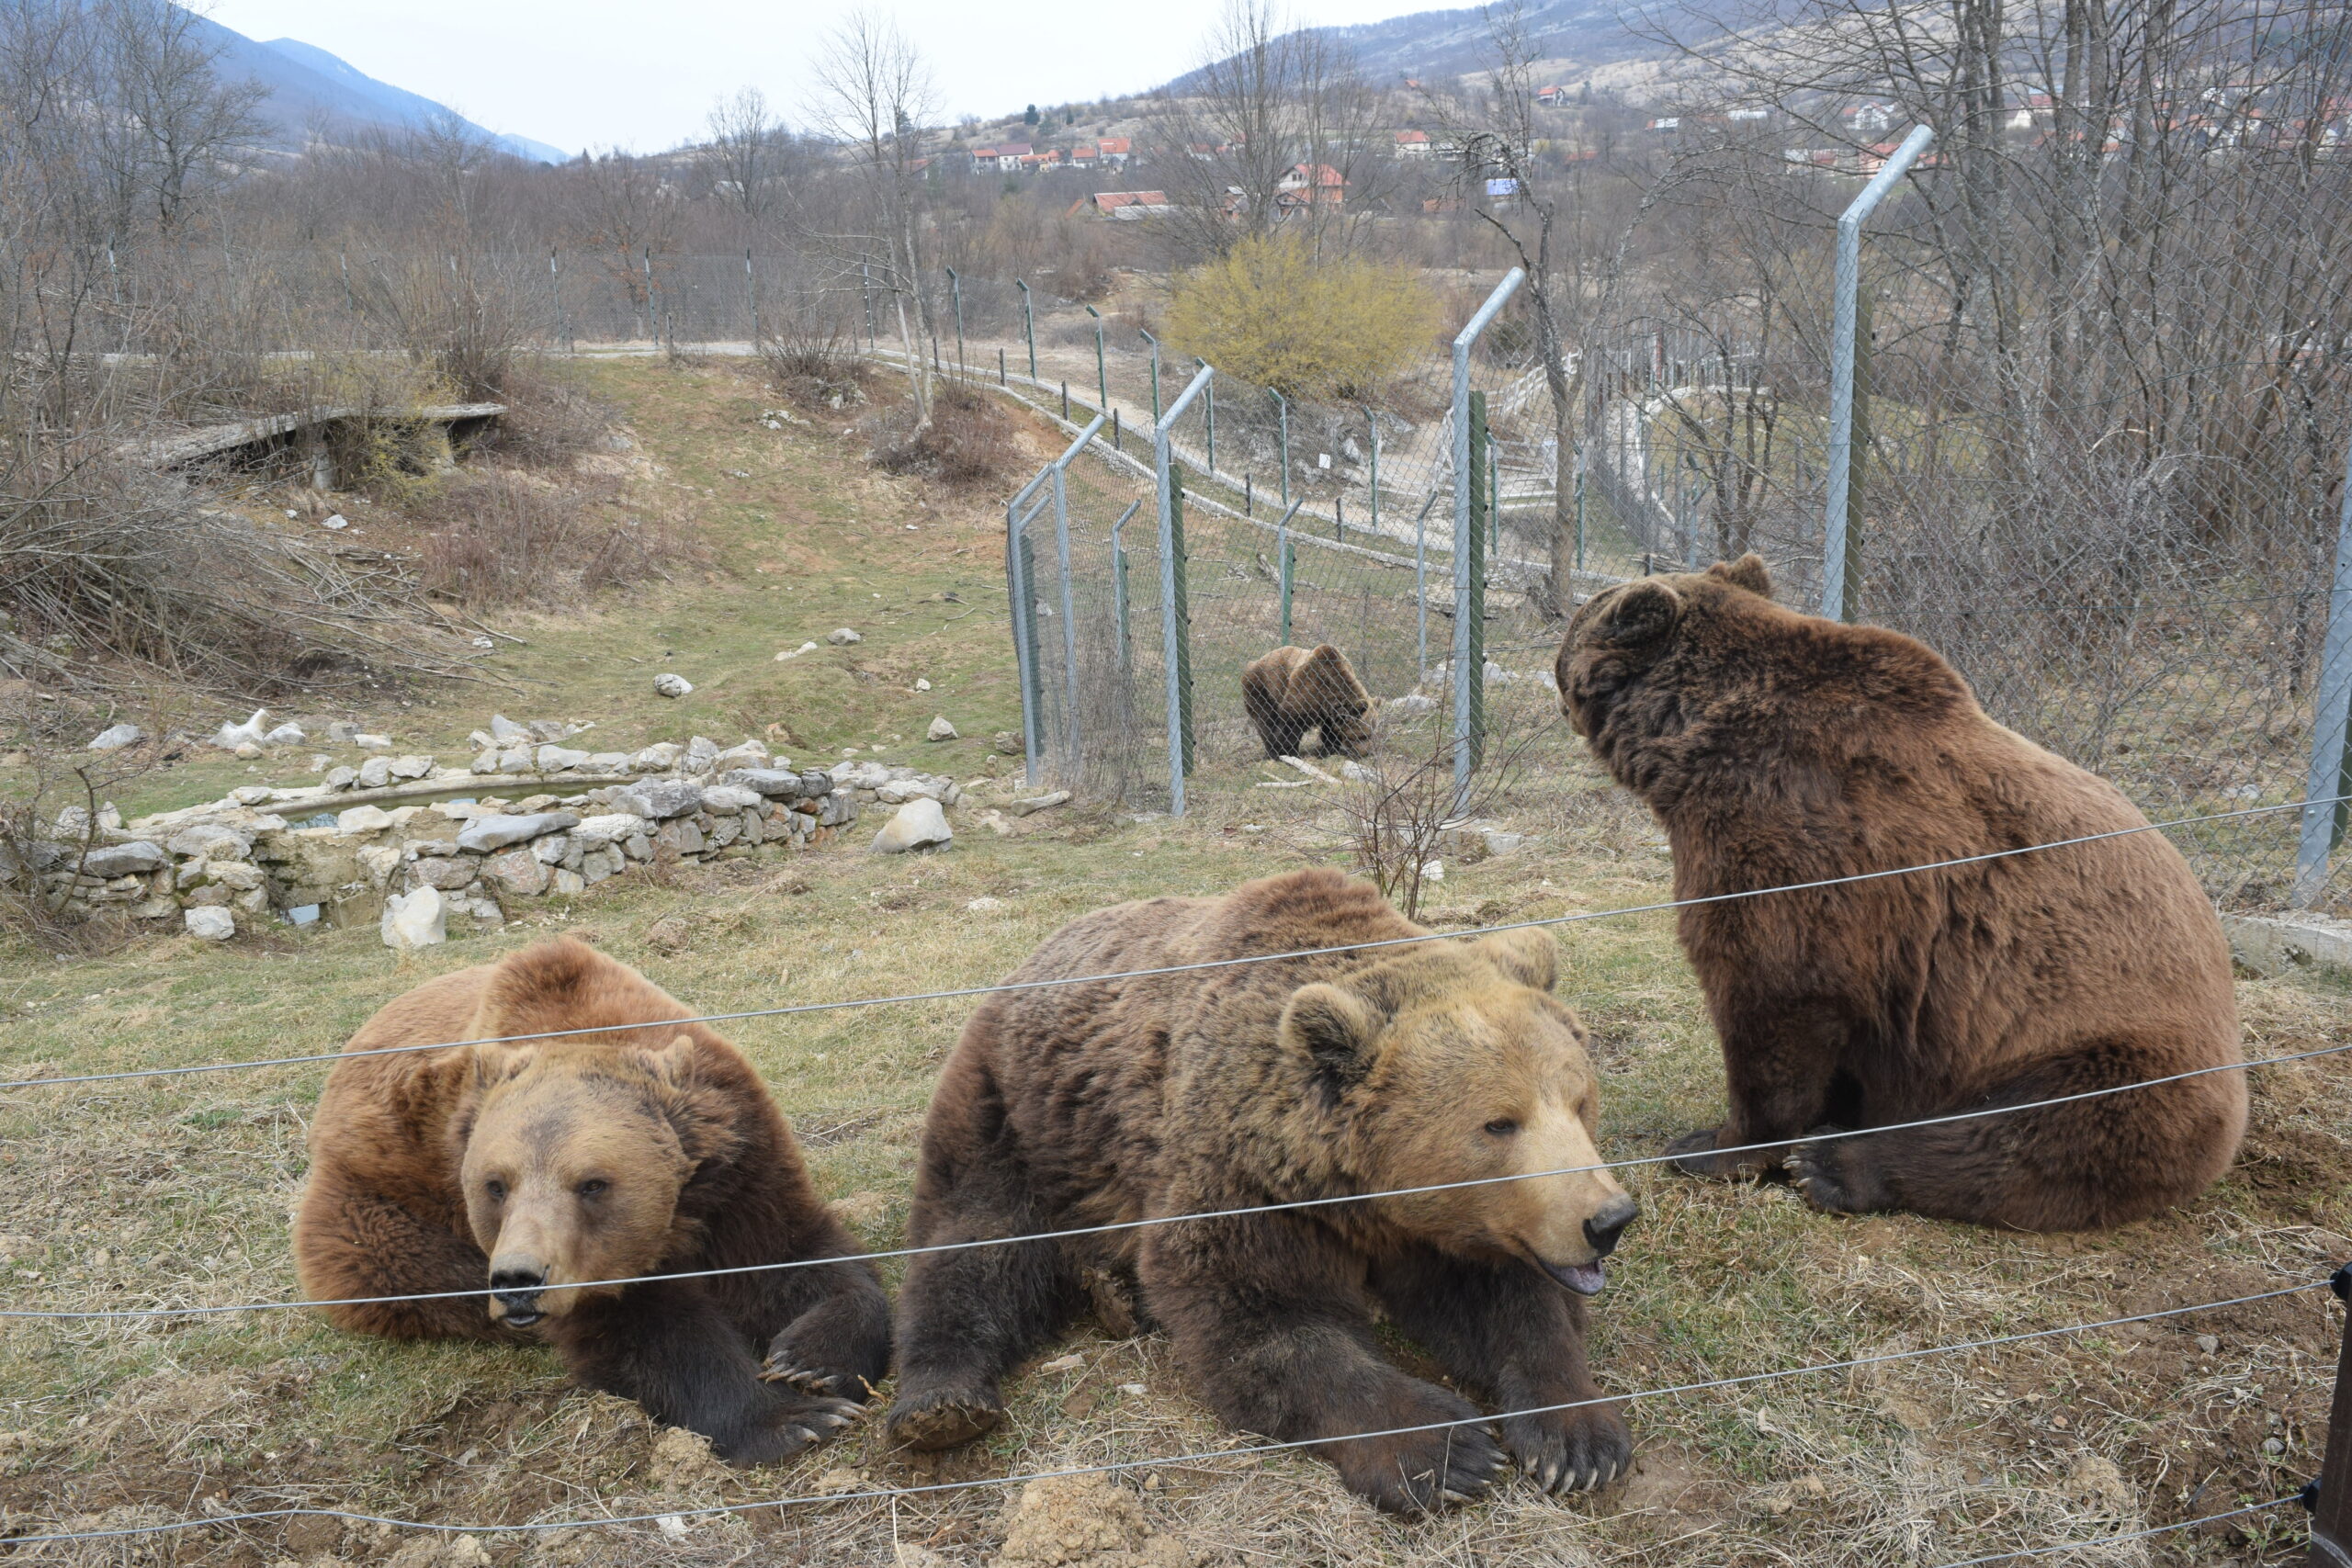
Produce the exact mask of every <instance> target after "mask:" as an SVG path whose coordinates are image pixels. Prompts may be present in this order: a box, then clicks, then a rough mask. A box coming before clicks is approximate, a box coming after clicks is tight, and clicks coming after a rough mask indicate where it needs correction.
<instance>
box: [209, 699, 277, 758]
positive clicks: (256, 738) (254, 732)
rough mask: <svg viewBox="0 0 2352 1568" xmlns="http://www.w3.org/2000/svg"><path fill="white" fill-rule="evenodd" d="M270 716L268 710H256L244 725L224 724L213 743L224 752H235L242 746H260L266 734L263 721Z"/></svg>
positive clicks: (215, 735) (213, 738)
mask: <svg viewBox="0 0 2352 1568" xmlns="http://www.w3.org/2000/svg"><path fill="white" fill-rule="evenodd" d="M268 716H269V710H268V709H267V708H255V709H254V716H253V717H251V718H249V719H247V720H245V722H244V723H243V724H224V725H222V726H221V727H220V729H219V730H217V731H216V732H215V733H214V734H213V737H212V743H213V744H214V745H215V746H218V747H220V750H223V751H233V750H236V749H237V748H238V747H240V746H244V745H259V744H260V743H261V738H262V736H263V735H264V734H265V733H266V731H264V730H263V728H262V720H264V719H266V718H267V717H268Z"/></svg>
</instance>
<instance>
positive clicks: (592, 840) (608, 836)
mask: <svg viewBox="0 0 2352 1568" xmlns="http://www.w3.org/2000/svg"><path fill="white" fill-rule="evenodd" d="M652 830H653V824H652V823H650V822H649V821H647V820H646V819H645V818H642V817H639V816H638V815H637V814H636V813H635V812H631V811H613V812H607V813H605V815H603V816H601V817H590V818H583V819H582V821H581V822H580V824H579V825H578V826H577V827H575V828H573V829H571V836H572V837H573V838H575V839H577V840H580V841H581V842H582V844H585V845H588V846H590V847H591V848H594V847H598V846H602V845H605V844H618V843H625V842H627V841H628V840H630V839H632V838H635V837H636V836H637V835H639V834H640V833H650V832H651V831H652Z"/></svg>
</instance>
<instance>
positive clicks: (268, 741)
mask: <svg viewBox="0 0 2352 1568" xmlns="http://www.w3.org/2000/svg"><path fill="white" fill-rule="evenodd" d="M308 739H310V736H308V735H307V734H305V733H303V729H302V727H301V726H300V725H299V724H281V725H279V726H278V727H277V728H275V729H273V730H271V731H270V732H269V733H268V734H267V735H265V736H263V737H262V738H261V743H262V744H263V745H265V746H300V744H302V742H303V741H305V740H308Z"/></svg>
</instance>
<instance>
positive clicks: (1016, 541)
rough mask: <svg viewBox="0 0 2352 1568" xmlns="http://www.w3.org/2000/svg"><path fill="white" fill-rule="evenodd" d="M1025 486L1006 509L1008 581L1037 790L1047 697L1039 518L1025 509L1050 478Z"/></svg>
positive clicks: (1024, 738) (1027, 770) (1028, 769)
mask: <svg viewBox="0 0 2352 1568" xmlns="http://www.w3.org/2000/svg"><path fill="white" fill-rule="evenodd" d="M1050 471H1051V470H1050V469H1047V470H1044V471H1041V472H1040V473H1039V474H1038V475H1037V477H1036V478H1035V479H1031V480H1030V481H1029V482H1028V483H1027V484H1025V485H1023V486H1022V488H1021V493H1020V494H1018V495H1016V496H1014V497H1013V498H1012V500H1011V501H1010V502H1006V503H1005V508H1004V581H1005V590H1006V593H1007V595H1008V597H1010V599H1011V600H1012V604H1011V605H1010V606H1009V608H1010V609H1011V610H1012V617H1011V618H1012V659H1013V664H1014V667H1015V671H1016V673H1018V675H1019V676H1020V679H1021V744H1022V754H1023V767H1022V773H1023V778H1025V779H1026V780H1027V782H1028V783H1029V784H1032V785H1033V786H1034V785H1035V784H1036V783H1037V750H1038V736H1037V723H1038V713H1037V710H1038V708H1039V706H1040V705H1042V703H1043V701H1044V698H1043V694H1041V693H1040V692H1039V691H1038V678H1037V626H1036V618H1035V617H1036V595H1035V591H1034V590H1033V589H1032V587H1031V586H1030V576H1031V573H1030V566H1031V564H1032V563H1031V559H1030V554H1029V539H1028V535H1027V528H1028V523H1029V518H1030V517H1031V516H1034V515H1035V509H1034V508H1033V509H1032V510H1031V511H1030V512H1029V513H1023V511H1022V506H1023V503H1024V502H1027V501H1028V499H1029V498H1030V497H1031V496H1032V495H1035V493H1036V491H1037V487H1038V486H1039V485H1042V484H1044V483H1045V482H1046V473H1048V472H1050Z"/></svg>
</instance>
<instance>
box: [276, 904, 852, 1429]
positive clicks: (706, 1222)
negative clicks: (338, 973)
mask: <svg viewBox="0 0 2352 1568" xmlns="http://www.w3.org/2000/svg"><path fill="white" fill-rule="evenodd" d="M690 1014H691V1010H690V1009H688V1008H687V1007H685V1006H684V1004H683V1003H681V1002H679V1001H677V1000H675V999H674V998H671V997H669V996H667V995H665V994H664V993H663V992H662V991H661V990H660V989H659V988H657V987H654V986H653V985H652V984H651V983H650V982H649V981H648V980H647V979H646V978H645V977H644V976H641V975H639V973H638V972H637V971H636V970H634V969H631V968H630V967H628V965H627V964H621V963H619V962H617V961H616V960H614V959H611V958H607V957H605V955H604V954H602V953H597V952H596V951H595V950H594V949H593V948H590V947H588V946H586V945H585V944H583V943H581V942H570V941H563V942H543V943H540V944H538V945H537V946H534V947H530V948H526V949H525V950H524V951H522V952H520V953H515V954H513V955H512V956H510V957H508V958H506V959H504V960H503V961H502V962H501V963H498V964H485V965H481V966H478V967H475V968H470V969H461V970H458V972H457V973H455V974H451V975H445V976H441V977H440V978H438V979H435V980H432V981H429V982H427V983H426V984H424V985H423V986H421V987H417V988H416V989H415V990H413V991H411V992H409V993H408V994H407V995H406V996H403V997H401V998H398V999H397V1000H395V1001H393V1002H391V1003H390V1005H388V1006H387V1007H385V1008H384V1009H383V1010H381V1011H379V1013H377V1014H376V1016H375V1017H374V1018H372V1019H370V1020H368V1022H367V1023H366V1024H365V1025H363V1026H362V1027H361V1029H360V1031H359V1032H358V1033H356V1034H355V1035H353V1036H352V1038H351V1042H350V1043H349V1044H348V1045H346V1046H345V1050H346V1051H347V1052H365V1051H371V1050H380V1049H382V1048H384V1047H387V1046H400V1045H413V1044H417V1043H423V1042H441V1041H466V1040H486V1039H496V1038H499V1037H503V1036H512V1035H522V1034H536V1033H542V1032H555V1031H561V1030H577V1029H596V1030H598V1031H600V1032H597V1033H594V1034H584V1035H582V1034H575V1035H571V1036H569V1037H566V1038H560V1039H553V1040H542V1041H531V1042H525V1043H515V1044H506V1045H442V1046H436V1047H435V1048H434V1049H430V1050H420V1051H408V1052H403V1053H401V1054H398V1055H378V1056H359V1055H351V1056H346V1057H345V1059H344V1060H342V1061H340V1062H338V1063H336V1064H335V1068H334V1072H333V1073H332V1074H331V1075H329V1077H328V1079H327V1086H326V1089H325V1092H324V1093H323V1094H322V1096H321V1098H320V1100H319V1108H318V1113H317V1115H316V1117H315V1118H314V1119H313V1121H312V1122H311V1140H310V1144H311V1176H310V1185H309V1190H307V1191H306V1192H305V1194H304V1196H303V1201H302V1207H301V1211H300V1214H299V1216H298V1217H297V1219H296V1221H295V1226H294V1259H295V1266H296V1268H297V1269H298V1270H299V1272H300V1278H301V1281H302V1289H303V1291H304V1292H305V1294H307V1295H308V1296H310V1297H311V1299H313V1300H320V1301H339V1300H345V1299H348V1298H352V1297H368V1296H392V1295H412V1294H417V1293H422V1292H440V1291H481V1290H484V1289H486V1288H487V1289H495V1290H497V1291H498V1292H499V1293H498V1294H496V1295H493V1296H489V1297H484V1296H479V1295H474V1296H458V1297H452V1298H447V1299H444V1300H438V1301H422V1302H396V1303H367V1304H355V1305H348V1306H330V1307H328V1308H326V1309H325V1310H326V1314H327V1316H328V1317H329V1318H331V1319H332V1320H334V1323H336V1324H337V1325H340V1326H342V1327H344V1328H347V1329H351V1330H354V1331H356V1332H359V1333H364V1334H380V1335H384V1336H387V1337H391V1338H395V1339H418V1338H467V1339H512V1340H515V1341H516V1342H523V1341H524V1340H526V1338H528V1337H543V1338H545V1339H547V1340H548V1341H551V1342H552V1343H553V1344H554V1345H555V1346H556V1347H557V1348H559V1349H560V1351H561V1352H562V1354H563V1358H564V1360H565V1363H566V1365H567V1366H568V1367H569V1368H570V1370H571V1372H572V1374H573V1375H574V1376H575V1377H576V1378H578V1379H579V1381H580V1382H583V1383H585V1384H587V1385H589V1386H591V1387H594V1388H598V1389H603V1390H605V1391H607V1392H609V1393H618V1394H622V1395H625V1396H627V1397H628V1398H632V1399H635V1400H637V1401H639V1403H640V1404H643V1405H645V1407H646V1408H647V1410H648V1411H649V1412H650V1413H651V1414H652V1415H653V1416H655V1417H656V1418H657V1419H659V1420H662V1421H664V1422H666V1423H669V1424H671V1425H673V1426H680V1427H689V1428H691V1429H692V1430H694V1431H696V1432H700V1433H702V1434H703V1435H704V1436H705V1437H707V1438H710V1439H711V1441H712V1446H713V1447H714V1449H715V1450H717V1451H718V1453H719V1455H720V1456H721V1457H722V1458H726V1459H728V1460H729V1461H733V1462H737V1463H745V1464H749V1463H759V1462H765V1461H772V1460H776V1459H781V1458H784V1457H786V1455H788V1454H790V1453H792V1452H794V1451H796V1450H798V1449H800V1448H804V1447H806V1446H807V1445H808V1444H809V1443H810V1442H812V1441H814V1440H816V1439H817V1438H820V1437H823V1436H826V1435H829V1434H830V1433H831V1432H832V1431H834V1430H836V1429H837V1428H839V1427H841V1426H842V1425H844V1424H845V1423H846V1421H847V1420H848V1419H849V1417H850V1416H851V1414H852V1412H853V1410H854V1406H853V1405H852V1404H848V1403H846V1402H845V1401H849V1400H862V1399H864V1398H865V1396H866V1394H867V1393H868V1392H869V1391H870V1387H871V1385H872V1384H873V1383H874V1382H879V1381H880V1380H881V1378H882V1377H883V1375H884V1374H885V1372H886V1371H888V1364H889V1312H888V1302H887V1301H886V1299H885V1298H884V1296H883V1294H882V1289H881V1285H880V1283H879V1281H878V1280H876V1276H875V1272H874V1269H873V1266H872V1265H871V1264H870V1263H866V1262H864V1261H849V1260H847V1259H852V1258H854V1255H855V1253H856V1251H857V1247H856V1244H855V1243H854V1241H853V1240H852V1238H851V1237H850V1235H849V1234H848V1232H847V1231H846V1230H844V1229H843V1228H842V1225H841V1223H840V1222H839V1221H838V1220H836V1219H835V1218H834V1217H833V1216H832V1214H831V1213H830V1212H829V1211H828V1210H827V1209H826V1207H825V1205H824V1202H823V1201H822V1200H821V1199H820V1198H819V1197H818V1195H817V1192H816V1190H815V1188H814V1187H812V1186H811V1185H810V1183H809V1174H808V1171H807V1169H806V1168H805V1167H804V1166H803V1165H802V1164H801V1159H800V1151H799V1148H798V1146H797V1145H796V1144H795V1143H794V1141H793V1137H792V1132H791V1129H790V1128H789V1127H787V1126H786V1123H785V1120H784V1117H783V1115H782V1114H781V1113H780V1112H779V1111H777V1109H776V1106H775V1101H774V1100H771V1099H770V1098H769V1096H768V1092H767V1089H766V1086H765V1085H764V1084H763V1083H762V1082H761V1081H760V1078H759V1075H758V1074H757V1073H756V1072H754V1071H753V1069H752V1066H751V1064H750V1063H748V1062H746V1061H745V1060H744V1059H743V1058H742V1056H741V1055H740V1054H738V1053H737V1052H736V1050H735V1048H734V1047H733V1046H731V1045H729V1043H727V1042H726V1041H724V1040H722V1039H721V1038H719V1037H718V1035H717V1034H715V1033H713V1032H711V1031H710V1030H709V1029H707V1028H706V1027H704V1026H703V1025H701V1024H695V1023H687V1024H678V1023H667V1022H662V1021H664V1020H672V1019H683V1018H686V1017H688V1016H690ZM803 1258H842V1259H845V1261H842V1262H839V1263H831V1264H822V1265H819V1266H816V1267H811V1268H797V1269H774V1270H766V1271H762V1272H758V1273H748V1274H737V1275H729V1276H724V1277H721V1278H717V1279H702V1280H650V1281H647V1282H644V1283H639V1284H632V1285H627V1286H619V1287H614V1286H596V1287H593V1288H588V1289H582V1288H578V1287H579V1286H580V1285H581V1284H582V1282H584V1281H595V1280H611V1279H619V1278H624V1277H631V1276H637V1275H643V1274H674V1273H684V1272H691V1271H694V1270H697V1269H726V1268H732V1267H736V1266H740V1265H745V1264H760V1263H780V1262H786V1261H793V1260H797V1259H803ZM510 1320H512V1321H510ZM517 1323H526V1324H528V1325H530V1326H529V1328H527V1329H519V1328H518V1327H517V1326H515V1325H516V1324H517ZM763 1355H765V1356H766V1357H767V1358H768V1363H767V1370H766V1371H765V1373H764V1375H763V1370H762V1366H761V1361H760V1358H761V1357H762V1356H763Z"/></svg>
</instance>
